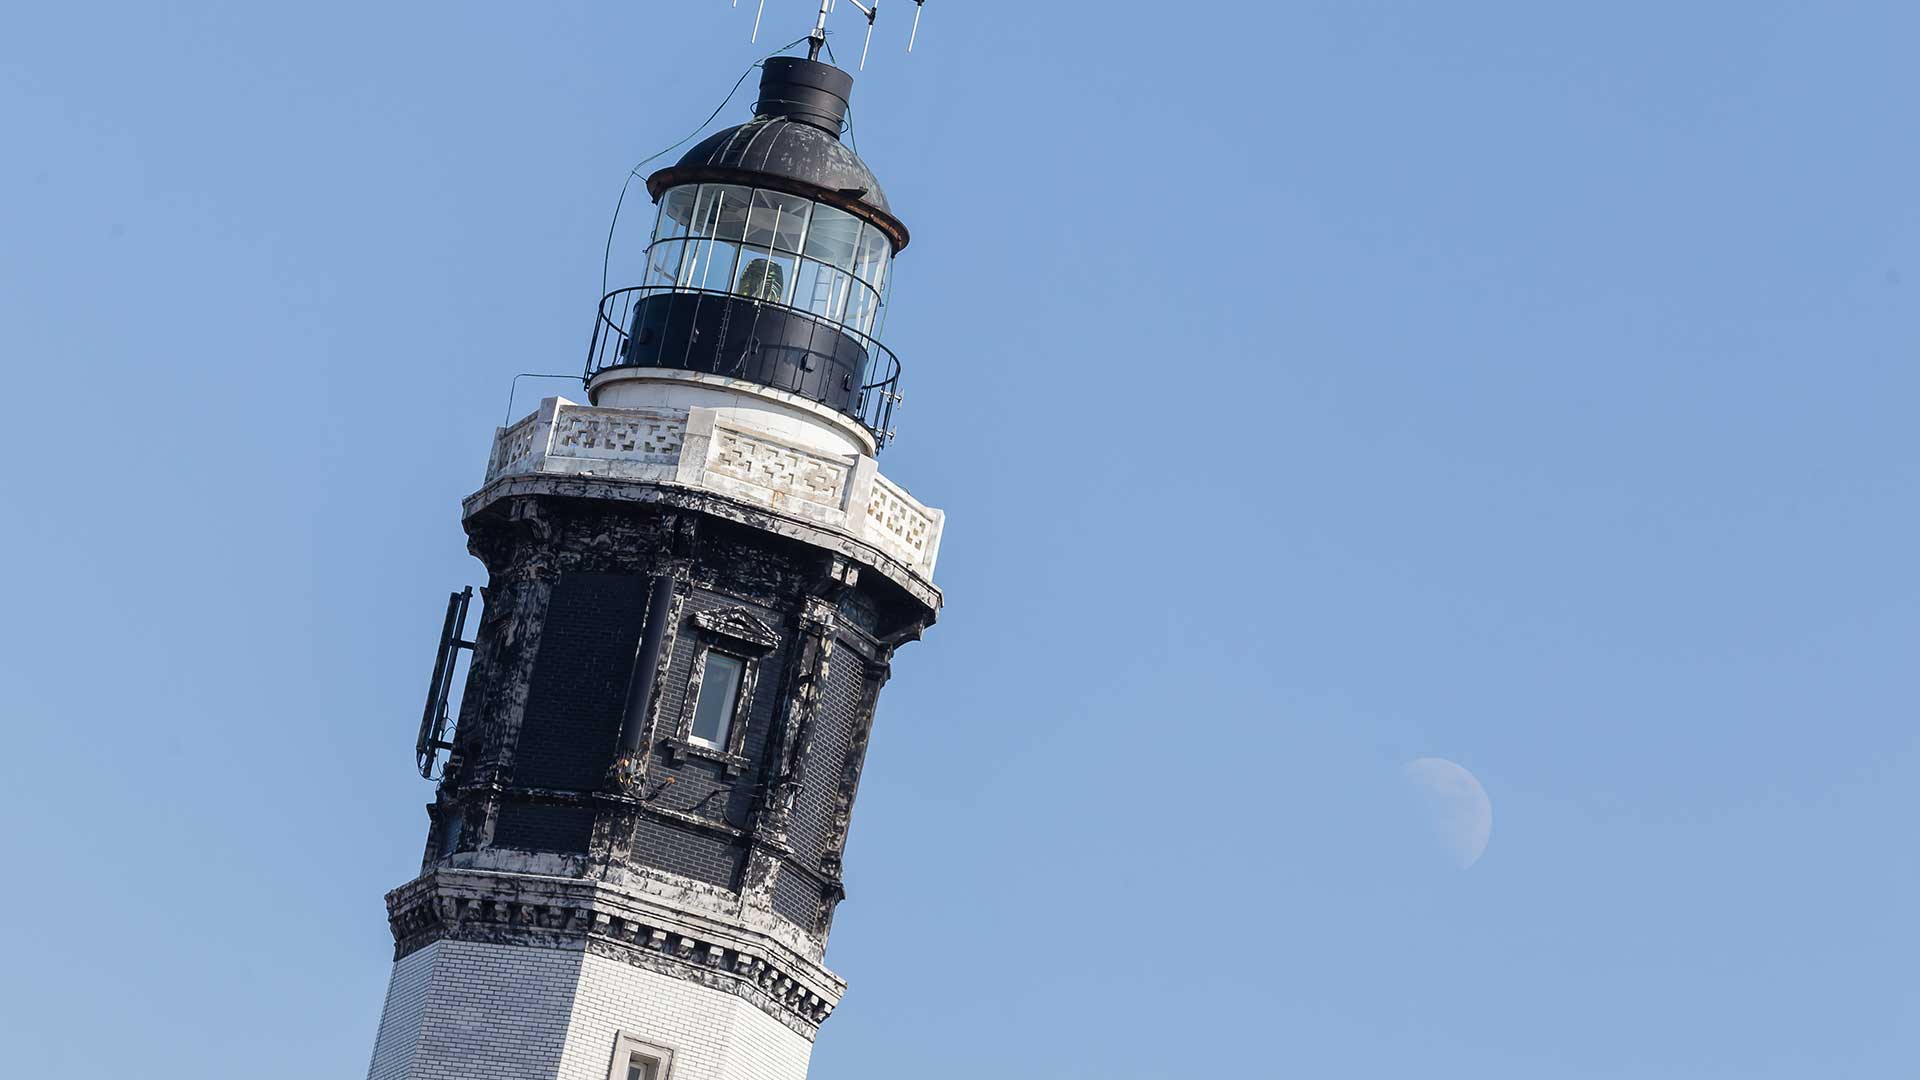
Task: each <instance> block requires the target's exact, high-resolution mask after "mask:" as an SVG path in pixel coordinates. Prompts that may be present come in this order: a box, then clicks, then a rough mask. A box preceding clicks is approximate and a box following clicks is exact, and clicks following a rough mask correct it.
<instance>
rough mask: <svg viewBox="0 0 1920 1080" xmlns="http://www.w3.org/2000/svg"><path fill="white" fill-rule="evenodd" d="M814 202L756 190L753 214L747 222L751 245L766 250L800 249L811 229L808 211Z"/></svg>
mask: <svg viewBox="0 0 1920 1080" xmlns="http://www.w3.org/2000/svg"><path fill="white" fill-rule="evenodd" d="M812 208H813V204H812V203H810V202H808V201H807V200H805V199H802V198H799V197H798V196H794V195H782V194H780V193H779V192H777V191H756V192H754V193H753V216H752V218H751V219H749V220H748V222H747V246H748V247H750V248H759V249H761V250H762V251H767V250H776V251H792V252H798V251H799V250H800V238H801V237H802V236H804V235H805V234H806V231H807V211H809V210H811V209H812Z"/></svg>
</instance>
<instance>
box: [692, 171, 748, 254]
mask: <svg viewBox="0 0 1920 1080" xmlns="http://www.w3.org/2000/svg"><path fill="white" fill-rule="evenodd" d="M752 202H753V189H752V188H744V187H737V186H735V185H733V184H703V185H701V187H700V199H699V202H698V203H697V204H696V206H695V207H694V213H693V234H694V235H695V236H711V237H713V238H715V239H717V240H734V241H738V240H741V239H743V238H744V237H745V236H746V235H747V210H748V208H749V207H750V206H751V205H752Z"/></svg>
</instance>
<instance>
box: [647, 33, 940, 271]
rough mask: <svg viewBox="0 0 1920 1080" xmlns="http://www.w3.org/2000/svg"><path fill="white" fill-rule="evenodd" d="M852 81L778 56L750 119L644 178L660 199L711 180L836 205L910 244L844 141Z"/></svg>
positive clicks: (766, 71) (876, 183) (896, 242)
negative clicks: (670, 191)
mask: <svg viewBox="0 0 1920 1080" xmlns="http://www.w3.org/2000/svg"><path fill="white" fill-rule="evenodd" d="M852 92H853V77H852V76H850V75H848V74H847V73H846V72H844V71H841V70H840V69H839V68H836V67H832V66H830V65H828V64H822V63H819V62H817V61H813V60H802V59H799V58H798V57H792V56H776V57H773V58H772V59H769V60H768V61H767V62H766V65H765V67H764V68H763V70H762V72H761V75H760V98H759V100H758V101H756V102H755V103H754V106H753V111H754V117H753V119H751V120H749V121H747V122H746V123H744V124H739V125H737V126H735V127H730V128H728V129H726V130H725V131H722V132H719V133H717V134H714V135H709V136H708V137H707V138H705V139H702V140H701V141H700V143H699V145H697V146H695V147H694V148H693V149H691V150H689V151H687V153H686V155H685V156H683V157H682V158H681V159H680V160H679V162H678V163H677V164H675V165H673V166H671V167H669V168H665V169H661V170H660V171H659V172H657V173H654V174H653V175H652V176H650V177H648V178H647V190H648V191H649V193H651V194H652V195H653V197H654V198H655V199H658V198H659V197H660V193H661V192H663V191H665V190H666V189H667V188H670V187H675V186H678V185H680V184H687V183H698V182H700V181H713V182H718V183H739V184H760V185H763V186H766V187H770V188H776V189H781V190H786V191H790V192H792V193H794V194H796V195H804V196H807V197H808V198H812V199H817V200H819V201H821V202H825V203H828V204H829V205H832V206H837V207H839V208H840V209H843V210H846V211H848V212H849V213H852V214H855V215H858V216H859V217H862V218H865V219H867V220H868V221H871V222H873V223H874V225H875V226H877V227H878V228H879V229H880V230H881V231H882V232H884V233H886V234H887V235H888V236H889V237H890V238H891V239H892V240H893V247H894V250H895V251H898V250H900V249H901V248H904V247H906V246H907V227H906V225H905V224H904V223H903V222H901V220H900V219H899V218H897V217H895V216H894V215H893V208H892V207H891V206H890V205H888V203H887V195H886V192H884V191H882V190H881V189H880V178H879V177H877V176H875V175H873V170H872V169H869V168H867V163H866V162H864V161H861V160H860V155H858V154H856V153H854V152H853V150H852V149H851V148H849V147H848V146H847V145H846V144H844V143H842V142H841V141H840V127H841V123H842V122H843V121H844V120H845V119H846V115H847V98H848V96H849V95H850V94H851V93H852Z"/></svg>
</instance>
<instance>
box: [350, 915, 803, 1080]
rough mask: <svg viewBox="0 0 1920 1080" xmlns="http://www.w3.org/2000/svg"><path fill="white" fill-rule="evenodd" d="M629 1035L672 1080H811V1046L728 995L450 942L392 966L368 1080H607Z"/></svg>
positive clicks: (610, 967)
mask: <svg viewBox="0 0 1920 1080" xmlns="http://www.w3.org/2000/svg"><path fill="white" fill-rule="evenodd" d="M621 1034H625V1035H629V1036H633V1037H635V1038H638V1039H641V1040H643V1041H645V1042H649V1043H654V1044H657V1045H660V1046H664V1047H667V1048H669V1049H671V1050H673V1052H674V1059H673V1076H672V1080H804V1078H805V1076H806V1075H807V1063H808V1061H809V1059H810V1058H811V1057H812V1054H813V1044H812V1042H810V1041H809V1040H808V1039H806V1038H805V1037H804V1036H802V1035H800V1034H798V1033H796V1032H794V1031H792V1030H791V1029H789V1028H787V1027H786V1026H784V1025H782V1024H781V1023H779V1022H778V1021H776V1020H774V1019H773V1018H772V1017H770V1016H768V1015H767V1014H766V1013H764V1012H762V1011H760V1009H758V1008H757V1007H755V1006H754V1005H753V1004H751V1003H750V1002H747V1001H745V1000H743V999H741V998H738V997H735V996H734V995H732V994H728V993H725V992H723V991H719V990H714V989H711V988H709V987H705V986H701V985H699V984H698V983H692V982H686V981H684V980H681V979H676V978H673V977H671V976H667V975H661V974H659V973H657V972H652V971H647V970H644V969H641V968H636V967H634V966H632V965H630V964H626V963H623V962H621V961H618V960H609V959H607V958H604V957H599V956H589V955H586V954H584V953H580V952H577V951H572V950H564V949H539V948H531V947H526V946H518V945H490V944H483V943H477V942H453V941H442V942H436V943H434V944H432V945H429V946H427V947H426V948H424V949H421V950H420V951H418V952H416V953H414V954H412V955H411V956H408V957H406V958H405V959H403V960H401V961H400V962H399V963H397V964H395V965H394V975H393V981H392V983H391V985H390V987H389V990H388V993H387V1006H386V1012H385V1014H384V1015H383V1016H382V1018H381V1021H380V1037H379V1039H378V1040H377V1042H376V1044H375V1047H374V1057H373V1065H372V1067H371V1069H370V1070H369V1072H368V1074H367V1075H368V1078H369V1080H548V1078H551V1080H606V1077H607V1075H608V1069H609V1067H610V1066H611V1065H612V1062H613V1049H614V1042H615V1040H616V1039H617V1038H618V1036H619V1035H621Z"/></svg>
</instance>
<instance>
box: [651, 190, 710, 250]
mask: <svg viewBox="0 0 1920 1080" xmlns="http://www.w3.org/2000/svg"><path fill="white" fill-rule="evenodd" d="M699 191H700V188H699V185H697V184H683V185H682V186H680V187H677V188H674V189H673V190H671V191H669V192H667V193H666V194H665V195H662V196H661V197H660V217H659V219H658V220H656V221H655V222H654V223H653V238H654V239H655V240H663V239H666V238H667V237H672V236H685V235H687V230H688V228H689V227H690V226H691V225H692V223H693V201H694V197H695V196H696V195H698V194H699Z"/></svg>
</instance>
